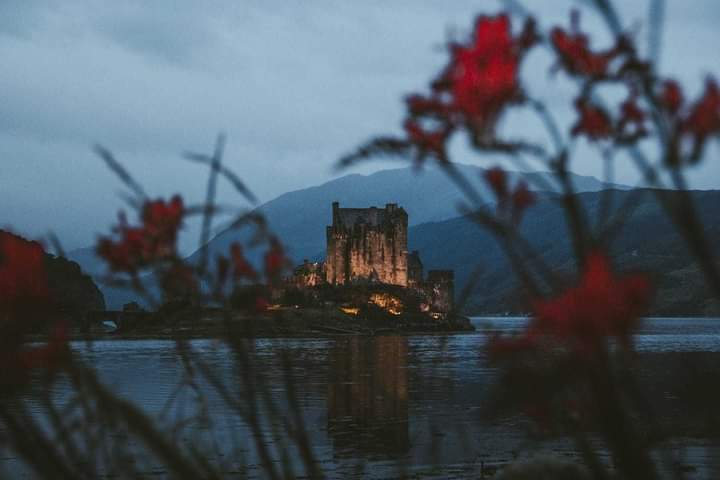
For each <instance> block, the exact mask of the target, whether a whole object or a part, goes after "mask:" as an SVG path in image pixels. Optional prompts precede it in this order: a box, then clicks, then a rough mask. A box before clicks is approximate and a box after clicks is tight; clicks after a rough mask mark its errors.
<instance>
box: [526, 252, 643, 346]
mask: <svg viewBox="0 0 720 480" xmlns="http://www.w3.org/2000/svg"><path fill="white" fill-rule="evenodd" d="M650 293H651V288H650V282H649V281H648V278H647V277H646V276H644V275H639V274H635V275H626V276H623V277H617V276H615V275H614V274H613V272H612V269H611V266H610V260H609V259H608V257H607V256H606V255H604V254H602V253H599V252H595V253H592V254H591V255H590V256H588V258H587V260H586V264H585V270H584V272H583V275H582V278H581V279H580V283H579V285H578V286H576V287H573V288H570V289H568V290H566V291H565V292H564V293H563V294H561V295H560V296H558V297H556V298H553V299H550V300H541V301H538V302H535V305H534V317H533V319H532V321H531V324H530V326H529V331H530V332H534V333H536V334H538V333H539V334H543V335H552V336H554V337H555V338H557V339H559V340H560V341H562V342H565V343H566V344H568V345H569V346H571V347H572V348H575V349H579V350H582V351H588V350H592V349H594V348H596V347H597V346H599V345H600V344H601V342H603V341H604V340H605V339H606V338H607V337H611V336H612V337H618V338H620V339H623V340H626V339H627V338H628V335H629V334H630V332H631V331H632V329H633V328H634V327H635V324H636V322H637V320H638V319H639V317H640V315H642V314H643V312H644V311H645V309H646V308H647V306H648V303H649V300H650Z"/></svg>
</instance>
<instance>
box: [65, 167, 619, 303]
mask: <svg viewBox="0 0 720 480" xmlns="http://www.w3.org/2000/svg"><path fill="white" fill-rule="evenodd" d="M457 167H458V170H460V172H461V173H462V174H463V175H465V177H466V178H468V179H469V180H470V181H471V182H472V183H473V185H474V186H475V187H476V188H477V189H478V191H480V192H481V193H483V194H484V195H485V197H486V198H488V199H490V196H489V195H488V192H487V187H486V186H485V182H484V181H483V180H482V172H483V171H484V169H482V168H480V167H476V166H470V165H460V164H459V165H457ZM517 175H519V174H518V173H511V174H510V176H511V177H516V176H517ZM522 175H523V176H524V178H526V179H527V180H528V182H529V183H530V185H531V186H532V185H533V184H534V180H541V181H542V180H545V181H547V180H548V179H549V178H550V177H549V175H548V174H547V173H539V172H538V173H524V174H522ZM572 180H573V183H574V185H575V187H576V189H577V190H578V191H598V190H602V189H606V188H610V187H614V188H627V187H624V186H622V185H610V184H606V183H603V182H601V181H599V180H597V179H596V178H594V177H587V176H580V175H573V176H572ZM551 183H552V182H551ZM333 201H338V202H340V205H341V206H346V207H352V206H354V207H369V206H371V205H376V206H384V205H385V204H386V203H397V204H398V205H400V206H402V207H403V208H405V210H406V211H407V212H408V216H409V222H410V225H418V224H421V223H426V222H436V221H442V220H447V219H450V218H453V217H456V216H457V215H458V205H459V204H461V202H462V201H463V197H462V195H461V194H460V192H459V191H458V188H457V187H456V186H455V185H454V184H453V183H452V182H451V181H450V180H449V179H448V177H447V175H446V174H445V173H444V172H442V171H441V170H440V169H438V168H437V167H426V168H424V169H423V170H420V171H417V170H416V169H414V168H412V167H406V168H398V169H390V170H381V171H379V172H376V173H373V174H370V175H359V174H350V175H345V176H343V177H340V178H337V179H335V180H331V181H329V182H327V183H324V184H322V185H319V186H315V187H310V188H305V189H302V190H296V191H292V192H288V193H285V194H282V195H280V196H279V197H277V198H275V199H274V200H271V201H269V202H267V203H265V204H263V205H261V206H260V207H258V211H259V212H261V213H262V214H264V215H265V218H266V219H267V221H268V224H269V225H270V228H271V229H272V230H273V231H274V232H275V233H276V234H277V235H278V237H279V238H280V239H281V240H282V241H283V242H284V244H285V245H286V246H287V249H288V252H287V253H288V255H289V256H290V257H291V258H292V259H293V260H294V261H295V262H297V263H299V262H301V261H302V260H303V259H304V258H309V259H319V258H323V257H324V255H325V227H326V226H327V225H328V224H329V223H330V221H331V217H332V202H333ZM250 236H251V232H249V231H244V232H238V231H236V230H226V231H225V232H222V233H220V234H219V235H217V236H216V237H215V238H213V239H212V240H211V241H210V243H209V246H208V249H209V253H210V256H211V258H212V256H213V254H214V253H223V254H227V252H228V249H229V246H230V244H231V243H232V242H233V241H236V240H241V241H242V242H243V243H246V241H247V240H248V239H249V238H250ZM246 254H247V255H248V257H249V258H250V260H251V261H254V262H257V261H258V259H259V258H260V256H261V255H262V252H260V251H258V250H253V249H252V248H250V249H248V250H247V252H246ZM197 257H198V253H197V252H195V253H194V254H192V255H191V256H190V260H191V261H193V260H196V259H197ZM68 258H70V259H71V260H73V261H75V262H77V263H79V264H80V265H81V266H82V268H83V270H84V271H85V272H87V273H88V274H90V275H92V276H94V277H95V278H96V279H98V280H99V279H100V276H101V275H102V274H103V273H104V271H105V266H104V263H103V262H102V261H101V260H100V259H99V258H97V256H96V255H95V251H94V249H93V248H83V249H79V250H74V251H71V252H69V253H68ZM102 289H103V292H104V293H105V297H106V300H107V303H108V308H120V307H122V305H123V304H124V303H127V302H129V301H133V300H136V299H135V296H134V295H133V293H132V292H128V291H125V290H122V289H113V288H110V287H106V286H103V287H102Z"/></svg>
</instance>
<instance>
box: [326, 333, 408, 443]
mask: <svg viewBox="0 0 720 480" xmlns="http://www.w3.org/2000/svg"><path fill="white" fill-rule="evenodd" d="M328 359H329V368H328V400H327V405H328V432H329V434H330V438H331V441H332V444H333V451H334V454H335V456H337V457H349V456H358V455H361V456H368V457H376V456H397V455H398V454H402V453H405V452H407V451H408V449H409V445H410V442H409V434H408V373H407V364H408V340H407V338H406V337H396V336H388V337H351V338H344V339H339V340H337V342H336V343H335V344H334V345H333V347H332V349H331V352H330V354H329V355H328Z"/></svg>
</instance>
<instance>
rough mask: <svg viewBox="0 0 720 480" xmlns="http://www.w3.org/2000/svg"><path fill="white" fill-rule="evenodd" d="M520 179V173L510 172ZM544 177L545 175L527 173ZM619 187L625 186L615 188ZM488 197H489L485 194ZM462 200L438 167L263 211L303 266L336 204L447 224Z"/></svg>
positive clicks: (366, 178)
mask: <svg viewBox="0 0 720 480" xmlns="http://www.w3.org/2000/svg"><path fill="white" fill-rule="evenodd" d="M458 168H459V169H460V170H461V171H462V173H463V174H464V175H466V177H467V178H468V179H470V180H471V181H472V182H473V183H474V184H475V186H476V187H477V189H478V190H479V191H480V192H483V193H486V192H487V189H486V186H485V183H484V181H483V180H482V179H481V177H482V172H483V171H484V170H483V169H482V168H480V167H475V166H470V165H458ZM512 175H517V174H512ZM525 175H526V176H529V177H533V176H537V177H545V176H547V174H544V173H531V174H525ZM573 182H574V184H575V187H576V188H577V190H578V191H581V192H592V191H598V190H602V189H604V188H609V187H611V185H607V184H604V183H602V182H600V181H599V180H597V179H596V178H593V177H584V176H579V175H574V176H573ZM615 188H624V187H622V186H617V185H615ZM486 197H487V198H488V199H490V196H489V195H486ZM462 200H463V197H462V195H461V194H460V192H459V191H458V188H457V187H456V186H455V185H454V184H453V183H452V182H451V181H450V180H449V179H448V178H447V176H446V174H445V173H443V172H442V171H441V170H439V169H438V168H433V167H428V168H425V169H423V170H421V171H416V170H415V169H413V168H412V167H406V168H399V169H394V170H382V171H379V172H376V173H373V174H371V175H358V174H352V175H346V176H344V177H340V178H338V179H335V180H332V181H330V182H327V183H324V184H322V185H320V186H317V187H311V188H306V189H302V190H296V191H293V192H289V193H285V194H283V195H280V196H279V197H277V198H276V199H274V200H271V201H269V202H267V203H265V204H264V205H262V206H261V207H259V211H261V212H262V213H263V214H264V215H265V216H266V218H267V220H268V223H269V225H270V227H271V228H272V229H273V230H274V231H275V232H276V233H277V234H278V235H279V237H280V238H281V239H282V240H283V242H285V244H286V245H287V247H288V250H289V251H288V254H289V255H290V256H291V257H292V258H293V259H294V260H295V261H296V262H300V261H302V260H303V259H304V258H315V257H317V256H319V255H320V256H323V255H324V250H325V227H326V226H327V225H328V224H329V223H330V221H331V218H332V206H331V204H332V202H333V201H338V202H340V206H341V207H370V206H373V205H374V206H378V207H382V206H385V204H387V203H397V204H398V205H400V206H401V207H403V208H404V209H405V210H406V211H407V212H408V217H409V222H410V225H418V224H421V223H426V222H433V221H442V220H447V219H450V218H453V217H456V216H457V215H458V205H459V204H460V203H461V202H462ZM237 238H238V236H237V232H230V231H228V232H225V233H222V234H220V235H218V236H217V237H215V238H214V239H213V240H212V241H211V242H210V251H211V252H213V251H227V248H228V246H229V245H230V243H232V241H234V240H235V239H237Z"/></svg>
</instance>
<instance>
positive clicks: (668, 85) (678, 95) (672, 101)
mask: <svg viewBox="0 0 720 480" xmlns="http://www.w3.org/2000/svg"><path fill="white" fill-rule="evenodd" d="M660 101H661V102H662V105H663V106H664V107H665V108H666V109H667V110H668V111H669V112H670V113H673V114H675V113H677V112H678V111H679V110H680V107H682V104H683V101H684V99H683V93H682V89H681V88H680V85H679V84H678V83H677V82H676V81H675V80H666V81H665V82H663V84H662V91H661V92H660Z"/></svg>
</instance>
